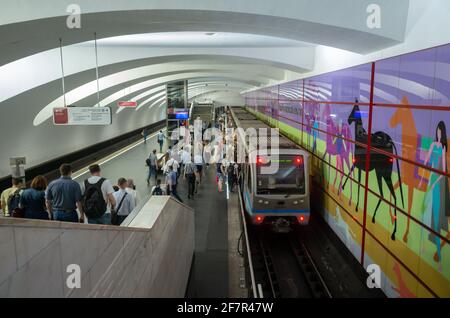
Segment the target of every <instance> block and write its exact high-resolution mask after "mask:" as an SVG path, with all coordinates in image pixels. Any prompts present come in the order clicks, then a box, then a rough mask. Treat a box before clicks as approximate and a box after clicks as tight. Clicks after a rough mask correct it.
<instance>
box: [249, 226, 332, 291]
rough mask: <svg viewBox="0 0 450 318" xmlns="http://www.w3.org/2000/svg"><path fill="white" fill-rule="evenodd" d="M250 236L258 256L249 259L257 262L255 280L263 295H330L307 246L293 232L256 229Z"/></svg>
mask: <svg viewBox="0 0 450 318" xmlns="http://www.w3.org/2000/svg"><path fill="white" fill-rule="evenodd" d="M254 235H255V236H256V242H257V246H258V248H257V251H256V252H257V253H258V254H259V257H257V256H254V257H253V258H254V260H255V259H258V260H259V263H260V268H259V280H260V281H262V283H261V286H263V291H264V293H265V294H264V297H270V298H332V295H331V293H330V290H329V289H328V287H327V285H326V283H325V281H324V280H323V278H322V276H321V274H320V272H319V270H318V268H317V266H316V264H315V262H314V260H313V258H312V257H311V254H310V253H309V251H308V248H307V246H306V245H305V244H304V243H303V242H301V240H300V238H299V237H298V234H297V233H291V234H283V235H279V234H274V233H265V232H260V233H256V234H254ZM254 262H255V261H254ZM262 271H263V272H262ZM255 272H256V271H255Z"/></svg>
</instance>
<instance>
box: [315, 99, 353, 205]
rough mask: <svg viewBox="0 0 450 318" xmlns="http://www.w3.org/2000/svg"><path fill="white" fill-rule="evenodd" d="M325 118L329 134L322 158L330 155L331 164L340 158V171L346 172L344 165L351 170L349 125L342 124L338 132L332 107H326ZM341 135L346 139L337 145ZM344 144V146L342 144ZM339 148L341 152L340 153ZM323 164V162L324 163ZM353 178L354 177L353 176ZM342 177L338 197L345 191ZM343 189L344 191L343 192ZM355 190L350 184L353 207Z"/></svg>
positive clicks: (349, 202)
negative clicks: (335, 158) (332, 157)
mask: <svg viewBox="0 0 450 318" xmlns="http://www.w3.org/2000/svg"><path fill="white" fill-rule="evenodd" d="M323 117H324V118H326V123H327V134H326V149H325V153H324V155H323V157H322V160H324V159H325V157H326V156H327V155H328V162H330V159H331V156H339V159H337V160H339V162H340V163H341V167H340V169H341V170H342V171H344V170H343V169H344V164H345V165H346V166H347V168H348V169H349V170H350V169H351V167H352V165H351V164H350V157H351V156H350V153H351V142H350V141H349V140H350V139H351V132H350V126H349V125H348V124H347V123H342V128H341V129H340V130H338V127H337V125H336V124H335V123H334V120H333V117H332V116H331V110H330V106H329V105H326V106H325V109H324V111H323ZM339 133H340V134H341V137H344V138H343V139H341V138H338V139H340V141H338V143H339V145H338V143H336V141H337V139H336V138H335V136H336V135H337V134H339ZM341 142H342V144H340V143H341ZM338 146H339V151H338ZM322 162H323V161H322ZM330 168H331V167H330V165H328V175H330ZM337 173H339V172H337ZM352 176H353V175H352ZM342 177H343V176H342ZM342 177H341V182H340V186H339V190H338V195H340V193H341V191H342V190H343V189H344V188H343V187H341V185H342ZM335 184H336V178H335V180H334V185H335ZM327 188H329V180H328V182H327ZM341 189H342V190H341ZM352 190H353V188H352V183H350V198H349V201H348V204H349V205H351V203H352V195H353V191H352Z"/></svg>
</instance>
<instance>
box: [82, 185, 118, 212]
mask: <svg viewBox="0 0 450 318" xmlns="http://www.w3.org/2000/svg"><path fill="white" fill-rule="evenodd" d="M101 178H102V177H98V176H91V177H90V178H88V183H90V184H96V183H97V182H98V181H99V180H100V179H101ZM85 190H86V189H85V188H84V181H83V182H82V183H81V194H83V195H84V191H85ZM101 190H102V194H103V199H104V200H105V202H106V203H107V204H108V207H107V209H106V213H110V212H111V204H110V203H109V200H108V194H112V193H114V188H113V186H112V184H111V181H109V180H108V179H105V181H103V183H102V187H101ZM117 204H119V203H117Z"/></svg>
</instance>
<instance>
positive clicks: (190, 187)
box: [187, 173, 195, 197]
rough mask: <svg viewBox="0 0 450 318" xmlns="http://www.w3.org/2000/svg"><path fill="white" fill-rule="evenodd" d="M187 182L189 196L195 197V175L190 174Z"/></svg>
mask: <svg viewBox="0 0 450 318" xmlns="http://www.w3.org/2000/svg"><path fill="white" fill-rule="evenodd" d="M187 181H188V195H189V196H190V197H193V196H194V191H195V174H193V173H191V174H188V175H187Z"/></svg>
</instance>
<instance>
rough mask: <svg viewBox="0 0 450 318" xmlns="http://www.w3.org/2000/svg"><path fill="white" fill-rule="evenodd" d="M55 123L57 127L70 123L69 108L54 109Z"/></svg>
mask: <svg viewBox="0 0 450 318" xmlns="http://www.w3.org/2000/svg"><path fill="white" fill-rule="evenodd" d="M53 122H54V123H55V125H66V124H68V123H69V112H68V110H67V107H64V108H53Z"/></svg>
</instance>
